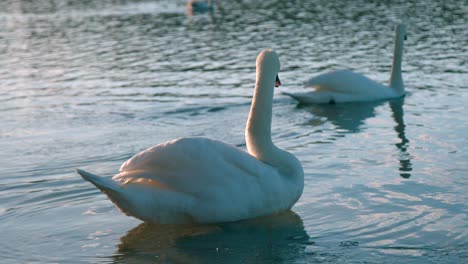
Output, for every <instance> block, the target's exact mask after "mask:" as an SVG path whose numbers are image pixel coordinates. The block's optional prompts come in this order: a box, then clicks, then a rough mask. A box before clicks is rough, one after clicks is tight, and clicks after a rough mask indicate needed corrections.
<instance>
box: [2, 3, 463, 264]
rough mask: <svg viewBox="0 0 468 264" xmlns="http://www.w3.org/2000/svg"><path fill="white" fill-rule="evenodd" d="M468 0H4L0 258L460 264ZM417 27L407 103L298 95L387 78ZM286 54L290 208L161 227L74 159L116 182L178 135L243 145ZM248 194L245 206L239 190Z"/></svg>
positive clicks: (277, 109) (284, 128)
mask: <svg viewBox="0 0 468 264" xmlns="http://www.w3.org/2000/svg"><path fill="white" fill-rule="evenodd" d="M464 10H466V3H465V4H464V3H463V1H404V2H400V1H387V2H383V1H362V0H359V1H322V0H319V1H257V0H252V1H219V0H218V1H216V6H215V8H214V11H213V12H212V13H207V14H194V15H189V14H187V12H186V10H185V1H182V0H178V1H169V0H160V1H139V0H130V1H117V0H103V1H67V0H39V1H23V0H9V1H3V2H1V3H0V25H1V27H0V51H1V52H0V113H1V118H0V149H1V151H0V168H1V169H2V174H1V175H0V229H1V230H2V236H1V239H0V256H2V263H27V262H31V263H35V262H40V263H50V262H58V263H63V262H75V261H82V262H92V263H108V262H117V263H119V262H122V263H127V262H138V263H315V262H318V263H321V262H328V263H329V262H332V263H399V262H406V263H409V262H411V263H463V262H466V260H467V258H468V251H467V244H468V231H467V230H468V224H467V223H468V218H467V213H468V210H467V208H466V206H467V202H468V199H467V195H466V190H465V189H466V188H465V186H466V184H467V183H468V175H467V172H468V163H467V161H468V154H467V153H468V152H467V150H468V149H467V143H468V142H467V141H468V136H467V134H466V130H467V128H468V127H467V124H468V115H467V114H466V113H467V112H466V108H465V107H466V106H465V105H466V102H467V99H468V89H467V83H468V70H467V69H468V68H467V65H466V63H467V54H468V48H467V47H468V45H467V44H468V37H467V36H468V34H467V33H468V32H467V28H468V27H467V25H468V23H467V20H466V12H464ZM396 23H405V24H406V26H407V34H408V40H407V41H405V47H404V55H403V78H404V82H405V87H406V91H407V92H408V94H407V96H406V97H405V98H402V99H398V100H392V101H390V102H372V103H359V104H342V105H338V104H337V105H297V103H296V102H294V101H293V100H292V99H290V98H288V97H286V96H284V95H282V94H281V91H289V92H292V91H303V90H304V89H306V88H304V87H303V84H304V82H305V81H306V80H307V79H308V78H310V77H312V76H314V75H317V74H320V73H324V72H328V71H331V70H336V69H349V70H353V71H356V72H359V73H362V74H365V75H366V76H368V77H370V78H371V79H374V80H376V81H379V82H382V83H387V81H388V78H389V72H390V68H391V59H392V48H393V26H394V25H395V24H396ZM266 47H271V48H274V49H275V50H276V51H277V52H278V54H279V55H280V60H281V65H282V67H281V72H280V77H281V81H282V83H283V85H282V86H281V87H280V88H278V89H277V90H276V93H275V99H274V106H273V111H274V116H273V124H272V137H273V140H274V142H275V143H276V144H277V145H278V146H279V147H281V148H284V149H286V150H288V151H290V152H292V153H294V154H295V155H296V156H297V157H298V158H299V159H300V160H301V162H302V164H303V167H304V171H305V188H304V193H303V195H302V197H301V199H300V200H299V201H298V203H297V204H296V205H295V206H294V207H293V209H292V212H285V213H283V214H280V215H276V216H266V217H263V218H259V219H253V220H248V221H240V222H235V223H224V224H216V225H215V224H213V225H202V226H159V225H151V224H146V223H141V222H140V221H138V220H136V219H134V218H131V217H127V216H125V215H123V214H122V213H121V212H119V211H118V210H117V209H116V208H115V207H114V205H113V204H112V203H111V202H110V201H109V200H108V199H107V197H106V196H105V195H103V194H102V193H101V192H100V191H98V190H97V189H95V188H94V187H93V186H91V185H90V184H89V183H88V182H85V181H83V179H82V178H81V177H79V175H77V174H76V172H75V168H82V169H86V170H88V171H91V172H94V173H96V174H98V175H102V176H106V177H110V176H112V175H114V174H115V173H117V171H118V168H119V166H120V165H121V164H122V163H123V162H124V161H126V160H127V159H128V158H130V157H132V156H133V155H135V154H136V153H138V152H139V151H141V150H144V149H146V148H148V147H150V146H152V145H155V144H157V143H161V142H165V141H167V140H171V139H174V138H178V137H183V136H203V137H209V138H213V139H218V140H222V141H225V142H227V143H230V144H233V145H237V146H239V147H241V148H244V147H245V140H244V128H245V122H246V119H247V115H248V111H249V108H250V101H251V96H252V93H253V86H254V81H255V58H256V56H257V54H258V52H259V51H260V50H261V49H262V48H266ZM233 202H235V201H233Z"/></svg>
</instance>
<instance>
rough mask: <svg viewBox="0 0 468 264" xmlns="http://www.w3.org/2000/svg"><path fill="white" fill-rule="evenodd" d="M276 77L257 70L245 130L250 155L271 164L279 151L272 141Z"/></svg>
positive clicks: (270, 73)
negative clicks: (275, 153) (276, 151)
mask: <svg viewBox="0 0 468 264" xmlns="http://www.w3.org/2000/svg"><path fill="white" fill-rule="evenodd" d="M275 77H276V76H273V73H272V72H268V71H263V70H262V69H261V68H260V69H258V68H257V81H256V83H255V92H254V95H253V99H252V106H251V107H250V114H249V118H248V120H247V125H246V128H245V139H246V142H247V149H248V151H249V153H250V154H251V155H253V156H255V157H256V158H257V159H259V160H262V161H264V162H269V161H271V160H272V159H273V157H272V155H273V154H274V152H275V150H276V149H277V148H276V147H275V145H274V144H273V142H272V140H271V118H272V106H273V90H274V86H275Z"/></svg>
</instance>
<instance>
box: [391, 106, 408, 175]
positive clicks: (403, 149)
mask: <svg viewBox="0 0 468 264" xmlns="http://www.w3.org/2000/svg"><path fill="white" fill-rule="evenodd" d="M404 102H405V98H404V97H403V98H399V99H395V100H391V101H389V104H390V108H391V109H392V117H393V120H395V123H396V125H395V127H394V128H395V131H396V132H397V136H398V138H399V139H400V140H401V142H399V143H396V144H395V146H396V147H397V148H398V149H399V150H400V155H399V157H400V158H399V161H400V176H401V177H403V178H409V177H411V173H410V172H411V171H412V170H413V165H412V164H411V155H410V154H409V153H408V151H407V150H408V147H409V140H408V138H407V137H406V134H405V127H406V125H405V120H404V119H403V115H404V112H403V104H404Z"/></svg>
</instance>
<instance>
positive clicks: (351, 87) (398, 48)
mask: <svg viewBox="0 0 468 264" xmlns="http://www.w3.org/2000/svg"><path fill="white" fill-rule="evenodd" d="M405 39H406V28H405V26H404V25H402V24H398V25H396V26H395V46H394V50H393V64H392V72H391V76H390V86H386V85H382V84H380V83H378V82H375V81H373V80H371V79H369V78H367V77H365V76H363V75H361V74H358V73H354V72H352V71H348V70H339V71H334V72H329V73H325V74H321V75H318V76H316V77H313V78H312V79H310V80H309V81H308V82H307V83H306V87H314V88H315V90H314V91H311V92H305V93H284V94H286V95H289V96H291V97H293V98H294V99H296V100H298V101H299V102H301V103H305V104H309V103H344V102H361V101H376V100H384V99H391V98H397V97H402V96H403V95H404V94H405V89H404V85H403V78H402V76H401V60H402V55H403V41H404V40H405Z"/></svg>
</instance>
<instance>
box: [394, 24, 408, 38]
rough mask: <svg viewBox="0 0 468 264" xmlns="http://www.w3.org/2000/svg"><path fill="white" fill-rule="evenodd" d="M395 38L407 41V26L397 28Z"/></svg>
mask: <svg viewBox="0 0 468 264" xmlns="http://www.w3.org/2000/svg"><path fill="white" fill-rule="evenodd" d="M395 36H396V38H397V39H401V40H406V26H405V25H404V24H397V25H396V26H395Z"/></svg>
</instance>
